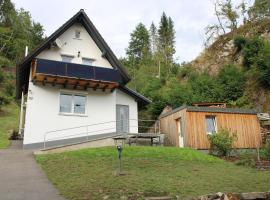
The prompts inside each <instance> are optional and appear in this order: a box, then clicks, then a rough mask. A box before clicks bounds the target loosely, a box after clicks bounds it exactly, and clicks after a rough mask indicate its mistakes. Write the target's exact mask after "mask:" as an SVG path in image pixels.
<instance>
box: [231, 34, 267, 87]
mask: <svg viewBox="0 0 270 200" xmlns="http://www.w3.org/2000/svg"><path fill="white" fill-rule="evenodd" d="M234 44H235V46H236V47H237V48H238V49H240V50H242V54H243V65H244V67H245V68H246V69H247V70H250V69H251V68H254V69H255V71H256V70H257V72H258V75H257V79H258V81H259V82H260V84H261V85H262V86H264V87H269V86H270V42H267V41H265V40H263V39H261V38H243V37H236V38H235V40H234Z"/></svg>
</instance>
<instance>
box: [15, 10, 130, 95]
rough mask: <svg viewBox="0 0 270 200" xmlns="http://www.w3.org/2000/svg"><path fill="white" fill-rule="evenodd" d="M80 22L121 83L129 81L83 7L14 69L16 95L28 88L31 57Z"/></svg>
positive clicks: (125, 72)
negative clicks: (120, 78)
mask: <svg viewBox="0 0 270 200" xmlns="http://www.w3.org/2000/svg"><path fill="white" fill-rule="evenodd" d="M76 22H79V23H81V24H82V25H83V26H84V27H85V29H86V30H87V32H88V33H89V34H90V36H91V37H92V38H93V40H94V41H95V43H96V44H97V46H98V47H99V49H100V50H101V51H102V54H103V56H104V57H105V58H106V59H108V61H109V62H110V63H111V65H112V66H113V68H115V69H118V70H119V71H120V73H121V75H122V77H123V84H126V83H127V82H128V81H130V77H129V75H128V73H127V71H126V70H125V69H124V67H123V66H122V65H121V63H120V62H119V60H118V59H117V58H116V56H115V55H114V53H113V52H112V50H111V49H110V47H109V46H108V45H107V43H106V42H105V40H104V39H103V38H102V36H101V35H100V33H99V32H98V30H97V29H96V27H95V26H94V24H93V23H92V22H91V21H90V19H89V18H88V16H87V15H86V13H85V12H84V10H83V9H81V10H80V11H79V12H78V13H76V14H75V15H74V16H73V17H72V18H71V19H69V20H68V21H67V22H66V23H65V24H63V25H62V26H61V27H60V28H59V29H57V30H56V31H55V32H54V33H53V34H52V35H50V36H49V37H48V38H47V39H46V40H45V41H44V42H43V43H42V44H41V45H40V46H39V47H37V48H36V49H35V50H34V51H33V52H32V53H30V54H29V55H28V56H27V57H25V58H24V59H23V60H22V61H21V62H20V63H19V64H18V65H17V71H16V86H17V89H16V96H17V98H20V96H21V92H22V91H24V92H25V93H26V92H27V90H28V81H29V74H30V65H31V61H32V59H33V58H35V57H36V56H37V55H38V54H39V53H41V52H42V51H43V50H44V49H46V48H48V47H49V46H50V45H51V44H52V43H53V42H54V41H55V40H56V39H57V38H58V37H59V36H60V35H61V34H62V33H64V32H65V31H66V30H67V29H68V28H69V27H71V26H72V25H73V24H74V23H76Z"/></svg>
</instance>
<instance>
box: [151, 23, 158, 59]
mask: <svg viewBox="0 0 270 200" xmlns="http://www.w3.org/2000/svg"><path fill="white" fill-rule="evenodd" d="M149 33H150V46H151V53H152V56H153V55H155V54H156V53H157V46H158V35H157V27H156V26H155V24H154V22H152V23H151V25H150V29H149Z"/></svg>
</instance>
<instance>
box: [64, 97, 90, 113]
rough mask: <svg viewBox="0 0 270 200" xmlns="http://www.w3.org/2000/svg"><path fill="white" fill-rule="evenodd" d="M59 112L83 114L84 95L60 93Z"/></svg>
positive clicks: (84, 109) (84, 108) (84, 105)
mask: <svg viewBox="0 0 270 200" xmlns="http://www.w3.org/2000/svg"><path fill="white" fill-rule="evenodd" d="M60 113H67V114H77V115H85V113H86V95H81V94H66V93H61V94H60Z"/></svg>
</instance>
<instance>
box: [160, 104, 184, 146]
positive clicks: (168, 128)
mask: <svg viewBox="0 0 270 200" xmlns="http://www.w3.org/2000/svg"><path fill="white" fill-rule="evenodd" d="M185 113H186V109H184V110H180V111H178V112H175V113H173V114H171V115H168V116H166V117H163V118H161V119H160V129H161V133H164V134H165V136H166V138H167V139H168V140H169V143H170V144H171V145H173V146H177V147H178V146H179V134H178V127H177V119H179V118H180V117H181V118H182V120H183V121H182V126H183V127H182V131H185Z"/></svg>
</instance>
